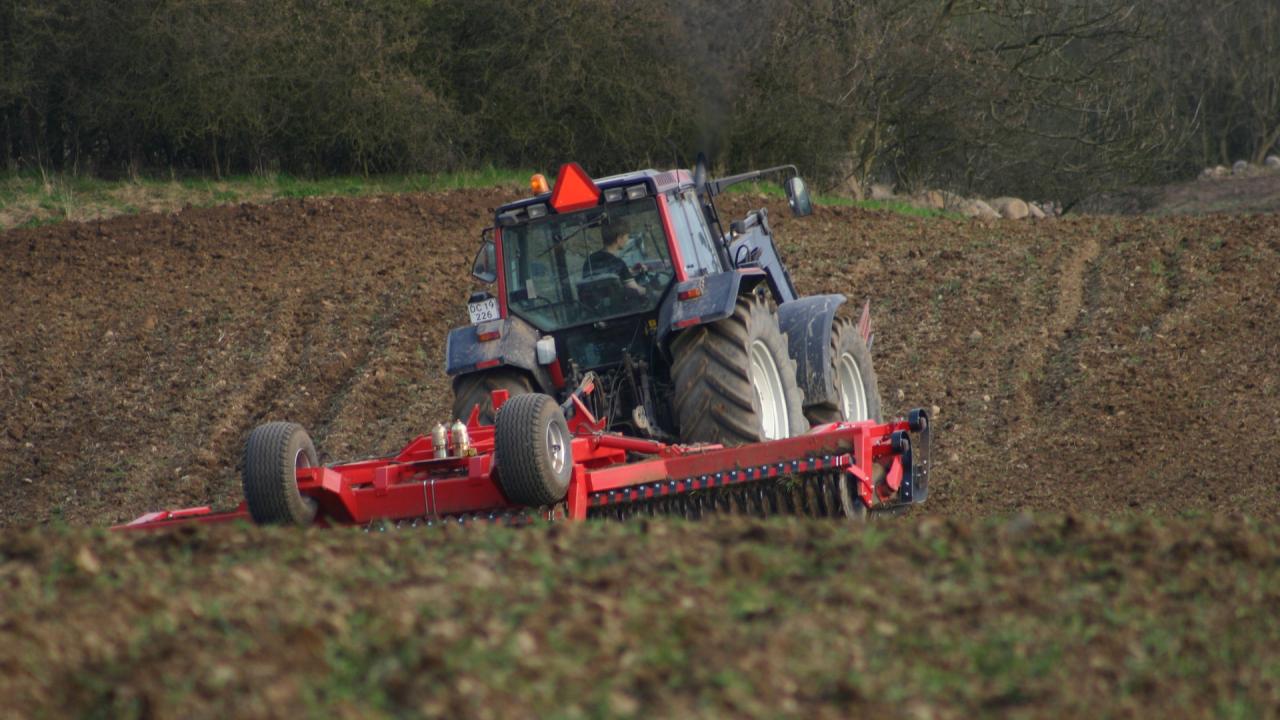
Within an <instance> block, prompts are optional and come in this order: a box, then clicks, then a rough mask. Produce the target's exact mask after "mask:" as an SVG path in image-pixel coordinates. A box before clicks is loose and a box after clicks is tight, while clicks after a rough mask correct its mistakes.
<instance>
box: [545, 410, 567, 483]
mask: <svg viewBox="0 0 1280 720" xmlns="http://www.w3.org/2000/svg"><path fill="white" fill-rule="evenodd" d="M547 455H548V456H550V458H551V469H552V470H554V471H555V473H556V474H557V475H560V474H561V473H563V472H564V468H565V465H567V464H568V460H569V439H568V438H567V437H566V436H565V432H564V428H562V427H560V424H559V423H556V422H551V423H548V424H547Z"/></svg>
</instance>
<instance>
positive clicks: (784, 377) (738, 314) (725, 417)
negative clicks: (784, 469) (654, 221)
mask: <svg viewBox="0 0 1280 720" xmlns="http://www.w3.org/2000/svg"><path fill="white" fill-rule="evenodd" d="M671 354H672V357H673V361H672V364H671V378H672V381H673V383H674V385H675V389H674V393H673V395H674V397H673V400H672V404H673V406H674V408H675V414H676V418H677V422H679V424H680V439H681V440H683V441H685V442H707V443H720V444H723V445H743V444H746V443H753V442H759V441H761V440H775V439H778V438H783V437H794V436H796V435H801V434H803V433H804V432H806V431H807V430H808V429H809V423H808V421H806V420H805V417H804V393H803V391H801V390H800V386H799V385H798V384H797V383H796V363H795V360H793V359H792V358H791V356H790V355H788V354H787V336H786V334H785V333H783V332H782V330H780V329H779V327H778V312H777V309H776V308H775V306H774V305H773V303H772V302H771V301H769V300H767V299H765V298H763V297H760V296H759V295H756V294H754V293H752V294H749V295H743V296H741V297H739V298H738V303H737V306H736V307H734V310H733V314H732V315H730V316H729V317H727V318H725V319H723V320H718V321H716V322H714V323H710V324H707V325H700V326H698V327H693V328H689V329H688V330H685V331H684V332H682V333H680V334H679V335H677V336H676V338H675V339H674V340H673V341H672V342H671Z"/></svg>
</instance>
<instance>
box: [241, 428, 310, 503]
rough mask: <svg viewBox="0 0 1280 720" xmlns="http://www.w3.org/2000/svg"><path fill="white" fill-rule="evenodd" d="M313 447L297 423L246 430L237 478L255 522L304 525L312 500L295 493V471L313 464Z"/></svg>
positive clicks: (296, 472)
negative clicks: (241, 466) (238, 477)
mask: <svg viewBox="0 0 1280 720" xmlns="http://www.w3.org/2000/svg"><path fill="white" fill-rule="evenodd" d="M319 464H320V461H319V459H318V458H317V457H316V447H315V445H313V444H312V443H311V437H310V436H309V435H307V431H306V430H303V429H302V426H301V425H298V424H297V423H291V422H269V423H266V424H265V425H259V426H258V427H256V428H254V429H253V432H251V433H249V439H248V441H246V442H245V444H244V464H243V469H242V470H241V474H240V477H241V480H242V481H243V482H244V499H245V502H246V504H248V506H249V515H250V516H251V517H252V518H253V521H254V522H255V523H257V524H259V525H277V524H279V525H307V524H310V523H311V521H312V520H314V519H315V516H316V505H315V501H313V500H311V499H310V498H304V497H302V493H300V492H298V470H299V469H301V468H308V467H316V466H317V465H319Z"/></svg>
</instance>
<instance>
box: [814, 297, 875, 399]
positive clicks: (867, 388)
mask: <svg viewBox="0 0 1280 720" xmlns="http://www.w3.org/2000/svg"><path fill="white" fill-rule="evenodd" d="M827 372H828V373H830V377H831V382H832V384H833V385H835V390H836V396H835V402H821V403H815V404H813V405H810V406H809V407H807V408H805V415H807V416H808V418H809V422H811V423H813V424H814V425H822V424H825V423H833V422H857V421H859V420H875V421H876V422H881V417H880V386H879V382H878V381H877V380H876V371H875V367H874V366H873V365H872V364H871V350H870V348H868V347H867V343H866V342H865V341H863V339H862V336H861V335H859V334H858V328H857V327H855V326H854V324H853V323H851V322H849V321H848V320H843V319H837V320H836V321H835V323H834V324H833V325H832V327H831V365H830V367H828V368H827Z"/></svg>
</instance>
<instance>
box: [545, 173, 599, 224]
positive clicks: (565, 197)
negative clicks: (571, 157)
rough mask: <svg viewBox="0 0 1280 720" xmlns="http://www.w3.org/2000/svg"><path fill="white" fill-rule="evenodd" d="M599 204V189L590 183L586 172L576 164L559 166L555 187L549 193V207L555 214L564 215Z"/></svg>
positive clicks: (589, 177)
mask: <svg viewBox="0 0 1280 720" xmlns="http://www.w3.org/2000/svg"><path fill="white" fill-rule="evenodd" d="M599 204H600V188H598V187H596V184H595V183H594V182H592V181H591V176H590V175H587V171H586V170H583V169H582V166H581V165H579V164H578V163H576V162H571V163H566V164H564V165H561V166H560V175H559V176H557V177H556V187H555V189H554V190H552V191H551V207H553V208H555V209H556V212H561V213H566V212H573V211H574V210H582V209H585V208H589V207H595V206H596V205H599Z"/></svg>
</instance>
